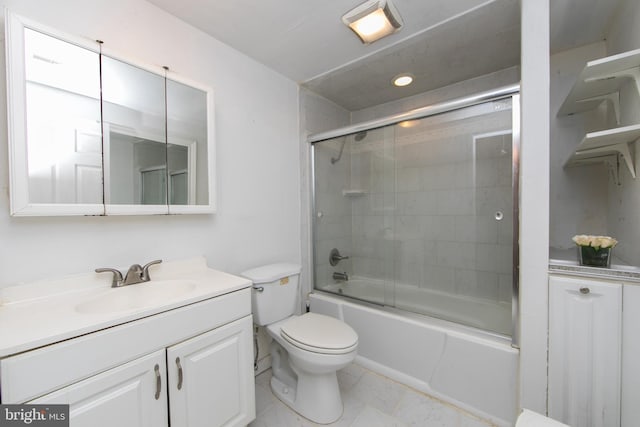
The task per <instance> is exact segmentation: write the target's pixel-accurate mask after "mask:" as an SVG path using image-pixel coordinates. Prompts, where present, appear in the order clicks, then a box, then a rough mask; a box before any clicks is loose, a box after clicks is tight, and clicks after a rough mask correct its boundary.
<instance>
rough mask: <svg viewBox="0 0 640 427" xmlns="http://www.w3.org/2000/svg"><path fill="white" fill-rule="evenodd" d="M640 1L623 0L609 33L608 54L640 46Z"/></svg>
mask: <svg viewBox="0 0 640 427" xmlns="http://www.w3.org/2000/svg"><path fill="white" fill-rule="evenodd" d="M638 20H640V2H638V0H622V1H621V2H620V6H619V7H618V11H617V12H616V15H615V17H614V18H613V21H612V22H611V25H610V27H609V33H608V34H607V54H609V55H615V54H617V53H622V52H626V51H628V50H633V49H638V48H640V25H638Z"/></svg>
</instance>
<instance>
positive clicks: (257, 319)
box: [240, 263, 301, 326]
mask: <svg viewBox="0 0 640 427" xmlns="http://www.w3.org/2000/svg"><path fill="white" fill-rule="evenodd" d="M300 270H301V268H300V266H299V265H298V264H292V263H278V264H269V265H263V266H262V267H256V268H252V269H251V270H247V271H244V272H242V273H240V275H241V276H243V277H246V278H247V279H250V280H251V281H252V282H253V290H252V291H251V311H252V312H253V322H254V323H256V324H257V325H260V326H265V325H269V324H271V323H274V322H277V321H278V320H282V319H285V318H287V317H289V316H291V315H293V314H295V312H296V303H297V301H298V282H299V278H300Z"/></svg>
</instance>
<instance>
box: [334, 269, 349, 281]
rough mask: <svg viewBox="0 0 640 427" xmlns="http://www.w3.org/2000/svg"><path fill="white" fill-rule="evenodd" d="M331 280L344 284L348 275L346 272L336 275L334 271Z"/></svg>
mask: <svg viewBox="0 0 640 427" xmlns="http://www.w3.org/2000/svg"><path fill="white" fill-rule="evenodd" d="M333 280H335V281H336V282H346V281H347V280H349V275H348V274H347V273H346V272H344V273H338V272H337V271H336V272H334V273H333Z"/></svg>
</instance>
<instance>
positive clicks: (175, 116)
mask: <svg viewBox="0 0 640 427" xmlns="http://www.w3.org/2000/svg"><path fill="white" fill-rule="evenodd" d="M207 118H208V116H207V92H206V91H204V90H202V89H198V88H195V87H192V86H188V85H186V84H183V83H180V82H177V81H174V80H171V79H167V141H168V142H169V149H168V150H167V159H168V163H169V169H170V176H172V175H171V170H173V171H177V170H180V169H187V170H188V174H187V176H181V177H177V176H176V178H175V182H176V185H177V183H178V181H179V182H180V186H181V188H183V189H185V188H186V189H188V194H182V193H181V194H178V193H176V196H175V197H170V199H169V203H170V204H172V205H207V204H209V190H210V189H209V179H208V153H209V148H208V146H207V144H208V141H209V140H208V131H209V130H208V129H207V125H208V123H207ZM172 146H174V147H176V148H175V149H174V148H172ZM177 147H181V149H178V148H177ZM187 147H188V150H187ZM196 152H197V156H196ZM185 161H188V162H189V166H188V168H187V166H186V164H185V165H184V166H180V165H179V163H181V162H185ZM172 181H174V179H173V178H170V180H169V183H170V185H171V183H172ZM184 181H186V182H184ZM172 188H173V187H172ZM180 191H184V190H180Z"/></svg>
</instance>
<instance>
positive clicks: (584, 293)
mask: <svg viewBox="0 0 640 427" xmlns="http://www.w3.org/2000/svg"><path fill="white" fill-rule="evenodd" d="M589 292H591V289H589V288H587V287H584V288H580V293H581V294H583V295H586V294H588V293H589Z"/></svg>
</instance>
